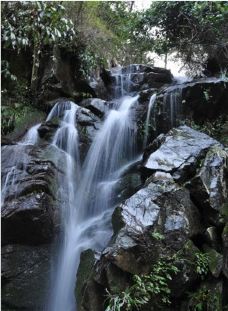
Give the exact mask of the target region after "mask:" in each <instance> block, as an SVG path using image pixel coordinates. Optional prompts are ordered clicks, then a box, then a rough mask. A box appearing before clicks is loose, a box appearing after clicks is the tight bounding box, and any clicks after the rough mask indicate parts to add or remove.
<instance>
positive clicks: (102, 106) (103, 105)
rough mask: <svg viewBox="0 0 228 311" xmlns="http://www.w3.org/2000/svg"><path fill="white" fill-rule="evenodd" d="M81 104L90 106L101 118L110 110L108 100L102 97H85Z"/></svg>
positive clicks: (86, 106)
mask: <svg viewBox="0 0 228 311" xmlns="http://www.w3.org/2000/svg"><path fill="white" fill-rule="evenodd" d="M80 106H82V107H84V108H88V109H89V110H90V111H91V112H92V113H94V114H95V115H97V116H98V117H100V118H102V117H104V115H105V113H107V112H108V110H109V107H108V104H107V102H106V101H104V100H102V99H100V98H89V99H85V100H83V101H82V102H81V103H80Z"/></svg>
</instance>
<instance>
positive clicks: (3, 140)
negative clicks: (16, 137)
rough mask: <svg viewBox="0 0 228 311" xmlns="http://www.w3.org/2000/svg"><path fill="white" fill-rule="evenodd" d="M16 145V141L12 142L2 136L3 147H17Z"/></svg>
mask: <svg viewBox="0 0 228 311" xmlns="http://www.w3.org/2000/svg"><path fill="white" fill-rule="evenodd" d="M15 144H16V143H15V142H14V141H12V140H11V139H9V138H7V137H5V136H2V137H1V146H5V145H15Z"/></svg>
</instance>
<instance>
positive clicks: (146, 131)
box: [143, 94, 157, 148]
mask: <svg viewBox="0 0 228 311" xmlns="http://www.w3.org/2000/svg"><path fill="white" fill-rule="evenodd" d="M156 97H157V94H153V95H152V96H151V98H150V101H149V105H148V110H147V116H146V125H145V134H144V140H143V147H144V148H145V147H146V144H147V140H148V132H149V121H150V115H151V111H152V110H153V107H154V103H155V100H156Z"/></svg>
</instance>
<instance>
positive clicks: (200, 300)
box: [187, 286, 222, 311]
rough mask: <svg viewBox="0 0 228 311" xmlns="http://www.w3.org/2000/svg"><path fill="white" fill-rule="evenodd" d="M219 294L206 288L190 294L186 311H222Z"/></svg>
mask: <svg viewBox="0 0 228 311" xmlns="http://www.w3.org/2000/svg"><path fill="white" fill-rule="evenodd" d="M219 296H220V295H219V293H218V292H217V291H215V290H214V289H213V290H211V289H209V288H207V287H206V286H203V287H201V288H200V289H199V290H197V291H196V292H194V293H190V294H189V297H190V301H189V305H188V309H187V311H204V310H208V311H222V309H221V299H220V297H219Z"/></svg>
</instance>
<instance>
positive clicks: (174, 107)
mask: <svg viewBox="0 0 228 311" xmlns="http://www.w3.org/2000/svg"><path fill="white" fill-rule="evenodd" d="M163 103H164V108H163V110H164V113H166V114H167V116H168V122H169V123H170V128H172V127H175V126H178V124H179V121H181V119H182V88H181V87H177V86H176V87H173V88H172V89H171V88H170V90H169V89H168V90H167V92H166V93H165V95H164V98H163Z"/></svg>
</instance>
